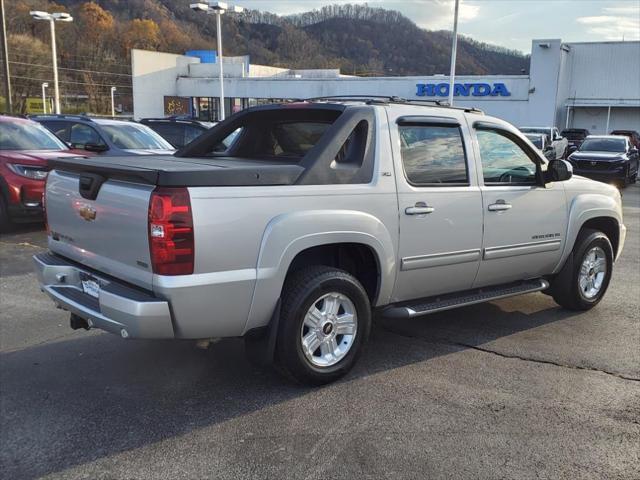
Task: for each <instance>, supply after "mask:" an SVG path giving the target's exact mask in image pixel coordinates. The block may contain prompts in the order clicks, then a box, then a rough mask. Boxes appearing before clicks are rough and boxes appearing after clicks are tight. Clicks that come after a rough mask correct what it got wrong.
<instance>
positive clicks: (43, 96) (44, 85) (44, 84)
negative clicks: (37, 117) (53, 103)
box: [42, 82, 49, 114]
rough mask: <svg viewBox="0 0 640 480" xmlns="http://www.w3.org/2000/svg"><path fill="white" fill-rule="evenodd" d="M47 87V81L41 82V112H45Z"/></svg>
mask: <svg viewBox="0 0 640 480" xmlns="http://www.w3.org/2000/svg"><path fill="white" fill-rule="evenodd" d="M48 87H49V83H48V82H43V84H42V113H44V114H46V113H47V93H46V90H47V88H48Z"/></svg>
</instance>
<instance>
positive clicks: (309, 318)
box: [276, 266, 371, 385]
mask: <svg viewBox="0 0 640 480" xmlns="http://www.w3.org/2000/svg"><path fill="white" fill-rule="evenodd" d="M370 329H371V305H370V304H369V298H368V296H367V293H366V291H365V290H364V288H363V287H362V285H361V284H360V282H359V281H358V280H357V279H356V278H355V277H353V276H352V275H350V274H349V273H347V272H345V271H342V270H338V269H335V268H329V267H324V266H313V267H308V268H306V269H303V270H300V271H298V272H295V273H294V274H292V275H291V277H290V278H289V279H287V282H286V283H285V287H284V291H283V295H282V309H281V316H280V325H279V330H278V339H277V342H276V361H277V364H278V366H279V367H280V369H281V370H283V371H284V373H285V374H287V375H288V376H289V377H291V378H293V379H295V380H297V381H298V382H300V383H304V384H307V385H322V384H326V383H330V382H333V381H335V380H337V379H338V378H340V377H342V376H343V375H345V374H346V373H347V372H348V371H349V370H351V368H352V367H353V365H354V364H355V362H356V360H357V358H358V356H359V354H360V351H361V350H362V346H363V344H364V342H365V341H366V339H367V337H368V336H369V331H370Z"/></svg>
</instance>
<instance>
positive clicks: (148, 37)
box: [6, 0, 529, 112]
mask: <svg viewBox="0 0 640 480" xmlns="http://www.w3.org/2000/svg"><path fill="white" fill-rule="evenodd" d="M6 8H7V25H8V28H9V49H10V53H9V60H10V61H11V69H12V71H11V75H12V77H13V78H12V80H13V86H14V97H15V101H16V103H17V105H18V108H21V107H22V106H23V105H24V101H23V100H24V99H25V98H26V97H29V96H39V94H40V86H41V83H42V82H43V81H51V79H52V72H51V67H50V65H51V56H50V55H51V54H50V49H49V48H50V47H49V45H50V43H49V30H48V24H47V23H46V22H35V21H33V20H32V19H31V17H30V16H29V11H30V10H46V11H68V12H70V13H71V14H72V15H73V16H74V18H75V20H74V22H73V23H70V24H58V25H57V27H58V53H59V57H60V66H61V69H60V73H61V89H62V91H63V95H65V94H66V95H75V96H82V97H85V96H86V97H88V98H87V105H86V107H87V109H88V110H91V111H93V112H104V111H106V110H107V109H108V98H109V95H108V92H109V88H110V87H111V86H112V85H115V86H116V87H117V88H118V92H119V93H120V94H122V93H126V92H130V89H131V77H130V65H129V52H130V50H131V48H143V49H149V50H158V51H167V52H175V53H183V52H184V51H185V50H188V49H197V48H215V33H216V32H215V22H214V21H213V18H212V17H210V16H207V15H202V14H196V13H194V12H192V11H191V10H190V9H189V2H188V1H187V0H100V1H98V2H83V1H76V0H60V1H59V2H58V3H54V2H50V1H47V0H12V1H9V2H6ZM223 25H224V26H223V30H224V31H223V34H224V39H225V45H224V47H225V54H227V55H246V54H248V55H250V56H251V61H252V62H253V63H256V64H266V65H273V66H281V67H292V68H340V69H341V70H342V72H343V73H345V74H351V75H354V74H355V75H368V76H382V75H431V74H435V73H447V72H448V70H449V55H450V48H451V45H450V43H451V35H450V33H449V32H444V31H427V30H423V29H421V28H419V27H418V26H416V25H415V24H414V23H413V22H412V21H411V20H409V19H408V18H406V17H404V16H402V15H401V14H400V13H398V12H395V11H391V10H384V9H380V8H371V7H368V6H366V5H339V6H337V5H334V6H329V7H324V8H322V9H320V10H316V11H313V12H308V13H304V14H300V15H294V16H288V17H281V16H277V15H274V14H270V13H264V12H258V11H249V12H246V13H244V14H237V15H227V16H225V19H224V22H223ZM457 65H458V66H457V68H458V72H459V73H460V74H518V73H521V72H523V71H527V70H528V68H529V60H528V58H527V57H526V56H524V55H522V54H520V53H519V52H516V51H512V50H507V49H504V48H498V47H495V46H491V45H487V44H483V43H479V42H476V41H473V40H471V39H469V38H465V37H462V38H461V40H460V43H459V53H458V64H457Z"/></svg>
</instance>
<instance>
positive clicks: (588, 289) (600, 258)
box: [578, 247, 607, 300]
mask: <svg viewBox="0 0 640 480" xmlns="http://www.w3.org/2000/svg"><path fill="white" fill-rule="evenodd" d="M606 276H607V257H606V255H605V253H604V250H603V249H602V248H600V247H593V248H592V249H591V250H589V251H588V252H587V253H586V254H585V256H584V258H583V260H582V265H581V266H580V273H579V274H578V283H579V284H580V293H581V294H582V296H583V297H584V298H585V299H587V300H592V299H593V298H595V297H596V296H597V295H598V293H600V290H601V289H602V284H603V282H604V279H605V277H606Z"/></svg>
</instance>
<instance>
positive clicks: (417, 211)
mask: <svg viewBox="0 0 640 480" xmlns="http://www.w3.org/2000/svg"><path fill="white" fill-rule="evenodd" d="M435 210H436V209H435V208H433V207H429V206H427V204H426V203H424V202H417V203H416V204H415V205H414V206H413V207H407V208H405V209H404V213H405V214H406V215H426V214H428V213H433V212H435Z"/></svg>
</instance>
